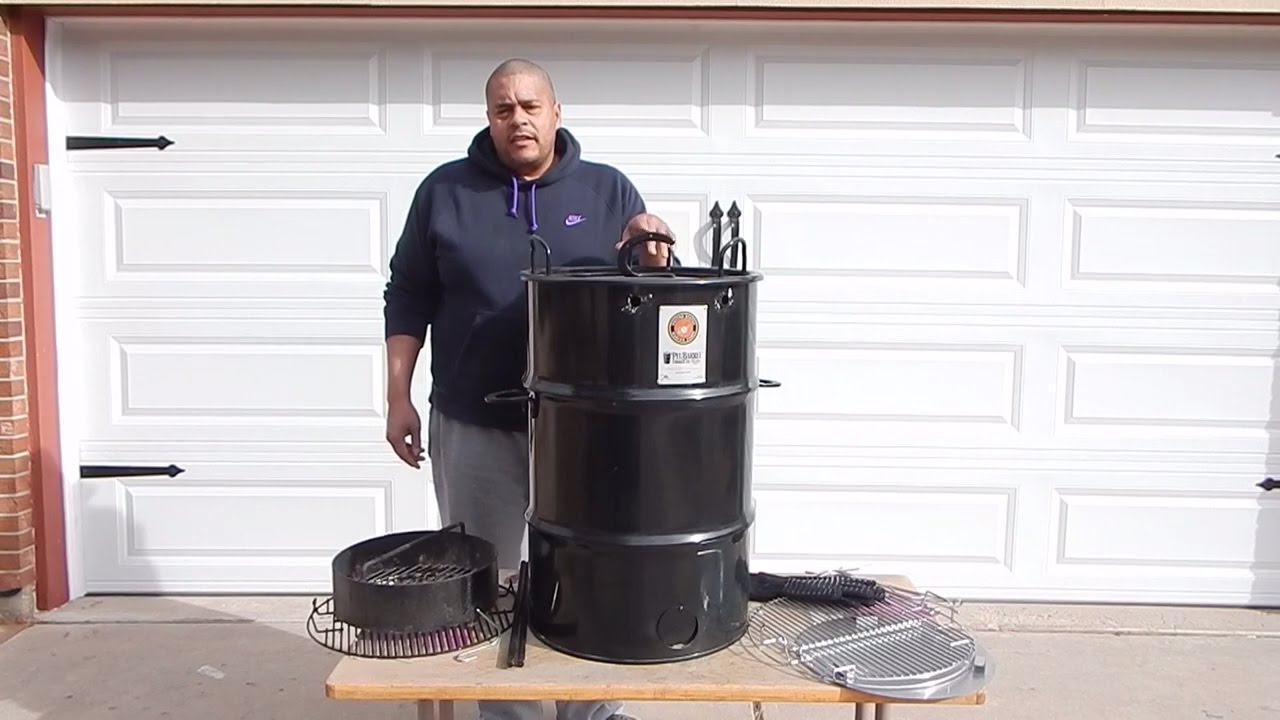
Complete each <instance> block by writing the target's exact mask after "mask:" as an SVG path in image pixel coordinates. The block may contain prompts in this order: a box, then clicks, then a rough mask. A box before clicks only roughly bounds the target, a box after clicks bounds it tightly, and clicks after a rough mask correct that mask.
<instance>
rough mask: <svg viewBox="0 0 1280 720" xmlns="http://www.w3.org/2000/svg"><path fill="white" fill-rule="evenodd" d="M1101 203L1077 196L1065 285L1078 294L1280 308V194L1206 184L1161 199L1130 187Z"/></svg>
mask: <svg viewBox="0 0 1280 720" xmlns="http://www.w3.org/2000/svg"><path fill="white" fill-rule="evenodd" d="M1073 190H1074V191H1076V192H1079V193H1080V194H1076V192H1072V191H1073ZM1086 193H1087V195H1086ZM1098 194H1099V189H1097V188H1094V189H1092V190H1085V189H1084V188H1079V187H1078V186H1076V187H1072V188H1070V189H1068V191H1067V199H1066V204H1067V208H1066V209H1067V223H1068V227H1067V235H1066V237H1067V238H1068V242H1069V245H1068V248H1067V249H1068V252H1069V256H1068V258H1069V264H1068V265H1067V267H1066V273H1065V276H1064V281H1063V286H1064V289H1066V290H1068V291H1069V292H1070V293H1071V295H1073V296H1085V297H1088V295H1090V294H1092V293H1096V295H1097V296H1098V297H1099V298H1105V297H1107V296H1110V297H1112V298H1113V300H1112V301H1111V303H1112V304H1120V303H1123V302H1126V301H1128V299H1129V298H1133V300H1132V302H1134V303H1135V304H1140V303H1143V301H1144V299H1145V298H1163V299H1166V301H1167V302H1170V303H1174V304H1178V305H1182V306H1195V305H1211V304H1213V305H1216V304H1220V303H1224V302H1245V303H1248V305H1249V306H1252V307H1268V308H1276V307H1280V246H1277V244H1276V243H1275V241H1274V239H1275V237H1276V236H1277V233H1278V232H1280V192H1277V191H1276V189H1275V187H1274V186H1273V185H1268V186H1244V187H1240V186H1236V187H1234V188H1232V187H1222V186H1217V187H1215V186H1213V185H1211V184H1210V183H1208V182H1207V181H1204V182H1200V183H1196V184H1194V185H1192V186H1191V187H1188V188H1185V189H1184V188H1177V189H1174V188H1170V189H1165V190H1163V191H1162V192H1160V193H1158V194H1157V193H1154V192H1152V189H1151V188H1150V187H1146V188H1141V189H1139V188H1137V187H1134V186H1131V185H1128V184H1125V185H1124V186H1121V187H1116V188H1114V190H1113V192H1112V193H1111V194H1110V197H1099V196H1098ZM1146 302H1150V300H1146Z"/></svg>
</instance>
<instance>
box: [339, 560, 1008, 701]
mask: <svg viewBox="0 0 1280 720" xmlns="http://www.w3.org/2000/svg"><path fill="white" fill-rule="evenodd" d="M876 580H878V581H880V582H881V583H882V584H886V585H894V586H897V587H900V588H904V589H914V586H913V585H912V584H911V582H910V581H909V580H907V578H905V577H901V576H880V577H876ZM508 636H509V633H504V634H503V636H502V642H501V643H499V644H494V645H489V646H487V647H482V648H479V649H477V650H474V651H473V652H471V653H470V654H469V655H468V656H467V657H469V660H467V661H462V660H460V659H458V657H459V656H457V655H454V654H449V655H438V656H435V657H428V658H414V659H410V660H374V659H367V658H357V657H344V658H342V660H340V661H339V662H338V665H337V667H336V668H334V670H333V672H332V673H331V674H330V675H329V678H328V681H327V682H326V683H325V695H327V696H328V697H330V698H333V699H337V700H383V701H412V702H416V703H417V707H418V718H419V720H453V703H454V702H455V701H460V700H462V701H466V700H542V701H554V700H618V701H635V702H642V701H658V702H672V701H677V702H678V701H689V702H723V703H750V704H751V706H752V708H753V711H754V715H755V718H756V720H760V719H761V718H763V717H764V711H763V708H762V703H766V702H771V703H845V704H849V705H853V709H854V717H855V718H857V720H871V719H872V718H875V720H885V719H886V718H888V717H889V709H890V706H891V705H894V704H935V705H938V704H945V705H971V706H972V705H982V704H984V703H985V702H986V692H985V691H979V692H977V693H974V694H973V695H968V696H964V697H958V698H951V699H947V700H942V701H909V700H896V699H887V698H883V697H878V696H874V695H867V694H865V693H861V692H857V691H854V690H849V689H847V688H843V687H839V686H837V685H832V684H828V683H823V682H820V681H817V680H814V679H813V678H812V677H811V676H809V675H807V674H805V672H804V671H803V670H802V669H799V668H793V667H783V666H781V665H779V664H778V662H777V661H776V660H775V659H774V657H773V656H771V655H767V654H766V653H765V652H764V651H762V650H761V649H760V648H758V647H755V646H754V644H753V643H752V642H751V640H750V639H749V637H748V638H743V640H741V641H740V642H738V643H737V644H735V645H733V646H731V647H729V648H727V649H725V650H722V651H720V652H719V653H716V654H714V655H711V656H708V657H704V658H699V659H695V660H686V661H681V662H674V663H666V664H660V665H614V664H609V663H599V662H592V661H589V660H580V659H578V658H574V657H570V656H568V655H565V654H563V653H559V652H556V651H554V650H551V649H550V648H548V647H547V646H546V645H544V644H542V643H541V642H539V641H538V639H537V638H536V637H535V636H534V635H533V633H529V634H528V641H527V642H528V644H527V648H526V654H525V664H524V667H519V668H508V667H506V638H507V637H508ZM464 653H465V651H464Z"/></svg>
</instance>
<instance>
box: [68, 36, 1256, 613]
mask: <svg viewBox="0 0 1280 720" xmlns="http://www.w3.org/2000/svg"><path fill="white" fill-rule="evenodd" d="M1215 32H1217V33H1218V34H1216V35H1211V34H1209V33H1208V32H1204V33H1200V32H1193V31H1190V30H1187V29H1176V28H1155V29H1137V28H1132V27H1126V28H1112V29H1101V28H1091V27H1082V26H1068V27H1062V28H1057V29H1052V30H1049V29H1044V28H1033V27H1029V26H1014V27H1009V28H1003V29H1001V28H982V27H965V26H956V25H951V26H936V27H925V26H885V25H872V26H852V25H850V26H840V25H830V24H828V25H825V26H810V27H805V26H794V27H790V28H788V29H787V30H786V34H779V26H777V25H768V26H738V25H729V24H706V25H677V24H671V25H658V26H646V25H640V24H636V23H613V24H593V23H576V24H566V23H564V22H561V21H557V22H555V23H554V24H535V25H531V26H526V27H522V28H521V29H520V30H519V31H518V32H517V31H516V29H515V25H514V24H510V23H508V24H475V23H472V24H467V23H455V24H442V23H428V22H414V21H405V20H398V21H395V22H394V23H385V24H376V23H367V24H365V23H357V22H353V21H351V20H343V21H341V22H339V23H328V22H323V23H309V22H296V21H281V22H280V23H277V22H275V21H270V22H269V21H263V20H254V21H251V22H248V23H243V24H227V23H220V22H213V21H210V20H205V19H202V20H200V21H190V22H187V23H176V22H168V21H166V22H154V23H153V22H140V21H138V20H121V21H115V22H92V23H88V22H86V23H70V24H66V25H63V26H61V31H60V32H59V33H57V34H56V36H55V42H54V43H53V45H52V53H53V58H52V64H51V73H52V74H51V77H52V82H53V90H54V93H55V95H56V98H57V101H58V103H57V104H56V107H55V111H56V112H55V113H54V118H53V120H52V128H53V133H52V135H51V136H52V137H55V138H57V137H60V136H61V135H63V134H70V135H87V136H128V137H155V136H157V135H164V136H166V137H168V138H171V139H172V140H174V141H175V143H176V144H175V145H174V146H173V147H171V148H169V149H168V150H165V151H164V152H156V151H154V150H107V151H77V152H72V153H68V154H67V155H66V156H65V157H58V158H57V159H56V160H55V162H56V165H57V168H56V169H57V171H58V188H57V189H58V195H57V206H56V209H55V238H56V239H55V242H56V244H57V248H58V255H57V263H58V266H59V272H60V273H61V275H60V276H59V280H60V285H59V299H60V307H59V313H60V315H59V317H60V321H61V341H62V342H61V347H60V353H61V357H62V358H63V360H64V362H65V365H64V368H65V369H64V371H63V374H62V377H61V382H62V388H63V390H62V392H63V398H64V399H63V402H64V408H63V417H64V418H66V419H67V421H68V423H69V427H68V430H67V433H68V435H67V444H68V450H67V452H68V457H69V459H70V460H71V463H72V465H70V466H74V463H78V462H82V463H110V464H160V465H165V464H168V463H175V464H177V465H180V466H181V467H183V468H185V470H186V472H185V473H184V474H183V475H180V476H178V477H177V478H172V479H170V478H165V477H160V478H136V479H86V480H84V481H82V482H80V483H79V484H78V488H77V489H78V494H73V496H72V497H73V498H74V502H75V507H73V508H72V509H71V512H72V515H73V517H74V518H76V519H77V522H78V526H77V527H78V540H79V543H80V545H81V547H82V548H83V550H82V556H83V561H82V563H81V567H82V571H83V580H84V583H85V584H84V587H85V588H86V589H88V590H89V591H111V590H169V591H177V590H182V591H205V590H228V591H259V590H298V591H307V592H316V591H323V590H325V589H326V588H327V587H328V575H327V573H328V561H329V559H330V557H331V556H332V554H333V553H334V552H335V551H336V550H337V549H339V548H340V547H342V546H343V545H344V544H346V543H348V542H351V541H353V540H356V539H359V538H362V537H366V536H369V535H373V534H376V533H381V532H386V531H390V530H399V529H406V528H413V527H420V526H423V525H425V524H431V523H433V522H434V521H435V520H434V515H433V511H432V509H431V504H430V501H429V498H430V492H429V484H428V477H429V475H428V473H427V472H426V471H423V472H414V471H411V470H408V469H405V468H403V467H402V466H400V465H398V463H397V461H395V459H394V458H393V457H392V455H391V454H390V452H389V450H388V449H386V447H385V445H384V443H383V441H382V432H383V407H382V403H383V398H384V387H383V382H384V378H383V362H384V361H383V357H382V350H381V329H382V325H381V304H380V297H381V289H382V284H383V282H384V275H385V268H386V265H387V259H388V256H389V253H390V250H391V247H392V245H393V244H394V241H395V238H396V236H397V234H398V232H399V230H400V226H401V223H402V221H403V217H404V214H405V211H406V207H407V206H406V203H407V202H408V200H409V198H410V196H411V194H412V191H413V189H414V187H415V186H416V185H417V183H418V182H419V180H420V179H421V178H422V176H423V175H424V174H425V173H427V172H428V171H430V170H431V169H432V168H433V167H434V166H435V165H437V164H439V163H440V162H443V161H445V160H449V159H453V158H455V157H457V156H458V155H459V154H460V153H461V152H463V150H464V149H465V147H466V143H467V141H468V140H469V138H470V136H471V134H472V133H473V132H474V131H475V130H476V129H477V128H478V127H479V126H480V124H481V123H483V99H482V85H483V82H484V79H485V77H486V75H487V73H488V71H489V70H490V69H491V68H492V67H493V66H494V64H496V62H498V61H499V60H501V59H503V58H505V57H507V56H510V55H527V56H530V57H532V58H534V59H537V60H540V61H542V62H544V63H545V64H546V65H547V66H548V67H549V69H550V70H551V71H552V72H553V74H554V76H555V78H556V81H557V83H558V86H559V90H560V92H561V99H562V100H563V101H564V103H565V118H566V123H567V125H568V126H569V127H570V128H572V129H573V130H574V131H575V132H576V133H577V134H578V136H579V137H580V138H581V140H582V141H583V143H584V145H585V152H586V154H587V155H588V156H589V157H590V158H592V159H596V160H603V161H606V162H611V163H614V164H616V165H618V166H619V167H621V168H622V169H623V170H625V171H626V172H627V173H628V174H629V175H630V176H631V177H632V178H633V179H634V180H635V182H636V183H637V185H638V186H639V187H640V189H641V190H642V191H643V192H644V193H645V195H646V196H647V197H648V198H649V200H650V202H651V204H652V206H653V208H654V209H655V210H656V211H657V212H659V213H660V214H662V215H664V216H666V217H667V218H668V220H669V221H671V223H672V225H673V227H674V228H675V229H676V231H677V233H678V234H679V235H680V236H681V238H682V239H683V240H684V241H685V242H686V243H689V242H690V241H691V240H692V239H695V238H696V242H697V243H698V244H699V245H700V246H705V244H706V242H707V239H706V238H707V233H706V230H707V224H708V211H709V210H710V208H711V206H712V204H713V203H717V202H718V203H719V204H720V206H721V207H722V208H728V207H729V206H730V205H731V204H732V203H737V205H738V207H739V208H741V209H742V211H743V215H742V220H741V222H742V233H743V236H744V237H745V238H746V240H747V241H748V243H749V244H750V247H751V257H752V262H753V264H754V266H755V267H757V268H760V269H762V270H764V271H765V273H766V280H765V283H764V285H763V288H762V292H763V297H762V303H761V305H760V316H759V340H760V362H761V368H762V369H761V372H762V374H763V375H765V376H767V377H770V378H774V379H778V380H780V381H782V383H783V386H782V387H781V388H779V389H775V390H769V391H765V392H763V393H761V397H760V405H759V411H760V415H759V423H758V435H757V445H756V453H757V467H756V475H755V481H756V500H757V503H758V517H757V525H756V535H755V555H754V563H755V567H756V568H757V569H772V570H817V569H824V568H830V567H839V566H843V567H857V568H861V569H863V570H865V571H869V572H870V571H892V572H906V573H909V574H911V575H912V576H913V577H915V579H916V580H917V582H919V583H920V584H922V585H925V586H928V587H931V588H933V589H935V590H938V591H940V592H944V593H951V594H959V595H965V596H969V597H985V598H1038V599H1077V600H1085V599H1100V600H1105V599H1115V600H1118V599H1127V600H1162V601H1196V602H1232V603H1241V602H1249V601H1258V602H1261V601H1276V600H1280V508H1278V507H1277V500H1276V499H1270V500H1268V499H1267V498H1266V497H1265V496H1264V495H1263V493H1261V491H1259V490H1258V488H1256V487H1254V485H1255V484H1256V483H1257V482H1258V481H1260V480H1261V479H1262V478H1263V477H1264V474H1265V473H1266V472H1267V471H1268V470H1269V469H1274V468H1273V467H1272V466H1271V465H1270V464H1269V460H1268V458H1269V457H1270V455H1271V452H1272V447H1271V446H1272V444H1273V438H1274V437H1276V429H1277V418H1280V414H1278V413H1277V412H1276V411H1275V410H1274V409H1273V408H1275V407H1277V406H1280V394H1277V393H1280V390H1275V389H1273V384H1275V378H1276V376H1277V372H1276V365H1277V363H1276V359H1275V357H1276V352H1277V348H1278V347H1280V340H1278V335H1280V332H1278V328H1280V313H1278V311H1280V286H1278V282H1277V281H1278V279H1280V161H1278V160H1277V159H1276V158H1275V155H1276V153H1277V152H1278V151H1280V34H1277V33H1276V32H1275V31H1270V32H1269V33H1268V32H1264V31H1261V30H1260V31H1257V32H1245V31H1241V30H1229V31H1215ZM64 123H65V124H64ZM427 362H428V359H427V358H425V357H424V358H423V361H422V364H421V365H420V367H425V365H426V363H427ZM427 382H428V378H427V376H426V373H424V372H420V373H419V378H418V380H417V381H416V383H417V391H418V397H419V398H420V399H421V398H424V397H425V391H426V388H427ZM420 402H421V400H420ZM422 407H423V409H425V406H422ZM73 539H74V538H73Z"/></svg>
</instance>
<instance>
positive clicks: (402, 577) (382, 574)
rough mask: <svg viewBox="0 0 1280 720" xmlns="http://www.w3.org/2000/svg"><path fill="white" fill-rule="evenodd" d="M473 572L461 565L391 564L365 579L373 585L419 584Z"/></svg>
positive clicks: (462, 576) (454, 577)
mask: <svg viewBox="0 0 1280 720" xmlns="http://www.w3.org/2000/svg"><path fill="white" fill-rule="evenodd" d="M472 572H473V570H472V569H471V568H467V567H463V566H461V565H442V564H438V563H423V564H418V565H405V566H399V565H390V566H387V567H383V568H381V569H379V570H377V571H375V572H373V573H370V574H369V576H368V577H366V578H364V581H365V582H367V583H371V584H373V585H417V584H421V583H436V582H445V581H448V580H455V579H457V578H464V577H466V576H468V575H470V574H471V573H472Z"/></svg>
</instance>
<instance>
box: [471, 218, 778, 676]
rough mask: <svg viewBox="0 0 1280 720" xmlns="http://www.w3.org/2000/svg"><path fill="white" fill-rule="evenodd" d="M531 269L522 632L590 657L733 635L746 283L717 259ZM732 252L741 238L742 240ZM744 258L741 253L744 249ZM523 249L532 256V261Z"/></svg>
mask: <svg viewBox="0 0 1280 720" xmlns="http://www.w3.org/2000/svg"><path fill="white" fill-rule="evenodd" d="M654 241H657V242H665V243H671V242H672V240H671V238H670V237H667V236H664V235H657V234H653V233H649V234H645V235H641V236H639V237H635V238H631V239H630V240H629V241H628V242H627V243H626V244H625V245H624V247H623V248H622V249H621V251H620V253H619V260H618V266H617V267H616V268H615V267H612V266H605V267H599V266H596V267H565V268H557V267H552V266H551V263H550V250H549V249H548V248H547V246H546V245H545V243H543V242H542V241H541V239H540V238H537V237H536V236H535V237H534V239H533V242H534V243H535V250H538V249H540V250H541V251H542V253H543V255H544V257H545V262H544V263H543V266H542V269H537V264H536V263H532V262H531V269H530V270H529V271H526V272H525V273H523V274H522V277H523V278H524V280H525V282H526V287H527V289H528V311H529V316H528V322H529V338H528V366H527V370H526V374H525V380H524V385H525V387H524V388H522V389H519V390H513V391H509V392H504V393H495V394H494V395H491V396H490V397H489V400H490V401H491V402H501V401H504V400H514V401H519V402H527V403H528V411H529V431H530V463H531V466H530V480H529V482H530V504H529V508H528V512H527V515H526V517H527V519H528V532H529V574H530V586H529V587H530V591H531V594H530V597H529V600H530V602H529V612H530V615H529V629H530V630H531V631H532V632H533V633H534V634H535V635H536V636H537V637H538V638H539V639H540V640H542V641H543V642H544V643H546V644H547V645H548V646H550V647H552V648H555V649H558V650H560V651H562V652H565V653H568V654H571V655H575V656H579V657H584V658H590V659H594V660H600V661H606V662H618V663H655V662H669V661H675V660H683V659H688V658H694V657H699V656H702V655H706V654H709V653H713V652H716V651H718V650H721V649H723V648H725V647H727V646H728V645H731V644H732V643H734V642H735V641H737V640H738V639H739V638H740V637H741V636H742V635H743V633H745V631H746V628H747V620H748V616H747V600H748V593H749V570H748V565H749V563H748V551H747V543H748V538H747V535H748V530H749V528H750V527H751V523H752V520H753V516H754V503H753V500H752V493H751V470H752V400H753V395H754V393H755V391H756V389H757V388H758V387H761V386H769V385H775V384H776V383H770V382H768V381H760V380H758V379H757V377H756V340H755V316H756V283H757V282H758V281H759V280H760V279H761V277H762V276H761V274H760V273H758V272H752V271H748V270H746V269H745V267H744V268H743V269H735V268H726V267H724V255H725V253H726V252H727V251H729V250H730V249H731V248H734V247H735V244H739V245H740V244H742V241H741V239H737V240H735V241H734V243H730V244H728V245H725V246H724V248H723V249H722V250H721V252H720V253H719V254H718V257H717V258H716V260H715V262H714V264H713V266H712V267H670V266H668V267H665V268H662V267H659V268H648V267H645V268H639V267H633V266H632V264H631V262H630V255H631V252H632V250H633V248H634V247H635V246H636V245H638V244H639V243H643V242H654ZM743 250H744V251H745V247H744V248H743ZM743 255H744V256H745V255H746V253H745V252H743ZM533 259H536V254H535V256H534V257H532V258H531V260H533Z"/></svg>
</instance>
